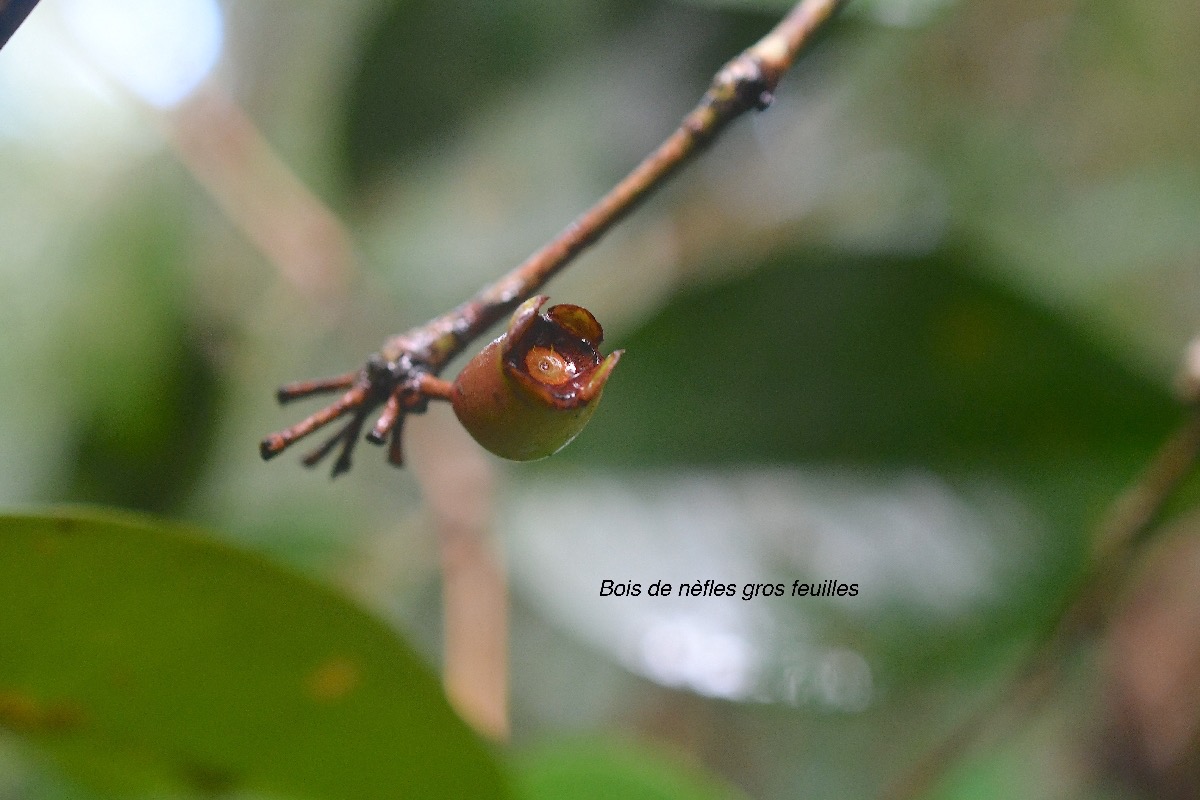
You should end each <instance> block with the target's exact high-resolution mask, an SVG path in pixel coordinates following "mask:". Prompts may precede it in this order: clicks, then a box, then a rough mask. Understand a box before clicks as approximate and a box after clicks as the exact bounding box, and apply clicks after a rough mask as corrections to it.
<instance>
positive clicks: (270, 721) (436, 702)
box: [0, 512, 507, 800]
mask: <svg viewBox="0 0 1200 800" xmlns="http://www.w3.org/2000/svg"><path fill="white" fill-rule="evenodd" d="M0 608H3V609H4V611H3V613H2V614H0V725H3V726H4V727H6V728H9V729H10V730H13V731H14V732H16V733H18V734H20V735H22V736H23V737H24V738H25V739H27V740H28V741H30V742H32V743H34V744H36V745H37V746H39V747H40V748H42V749H43V751H44V752H46V753H48V754H49V755H50V756H51V757H52V758H54V759H55V760H56V761H58V762H59V763H61V764H62V765H63V766H64V767H66V768H67V769H68V771H70V772H71V773H72V774H74V775H75V776H76V777H79V778H81V779H83V781H84V782H86V783H90V784H93V785H96V786H99V787H102V788H104V789H107V790H110V791H111V790H124V791H137V792H146V791H154V792H158V793H161V792H164V791H175V792H189V791H190V792H193V793H200V794H217V793H225V792H232V791H240V792H258V793H264V794H269V795H271V796H276V797H280V796H282V797H297V798H313V799H314V800H315V799H316V798H338V799H339V800H341V799H342V798H347V797H353V798H364V799H368V798H395V797H421V798H438V797H444V798H462V797H471V798H500V797H505V796H507V792H506V790H505V782H504V780H503V777H502V774H501V771H500V769H499V767H498V766H497V764H496V762H495V761H494V760H493V759H492V757H491V756H490V754H489V753H488V752H487V749H486V748H485V747H484V745H483V744H482V743H481V742H480V741H479V740H478V739H476V738H475V736H474V735H473V734H472V733H471V732H470V731H469V730H468V729H467V727H466V725H465V724H464V723H463V722H461V721H460V720H459V719H458V718H457V717H456V716H455V715H454V714H453V712H452V711H451V710H450V708H449V706H448V705H447V704H446V701H445V699H444V697H443V694H442V691H441V687H440V685H439V683H438V681H437V679H436V677H435V676H434V675H433V674H432V673H431V672H430V670H429V669H428V668H427V667H426V666H425V665H424V664H423V663H421V661H420V660H419V659H418V658H417V657H416V656H415V655H414V654H413V652H412V651H411V650H410V649H409V648H408V646H407V645H405V644H404V642H402V641H401V640H400V639H399V638H397V636H396V635H395V633H394V632H392V631H390V630H389V629H388V628H387V627H386V626H385V625H383V624H382V623H381V622H379V621H377V620H375V619H373V618H372V617H370V616H368V615H366V614H365V613H363V612H362V611H360V610H359V609H357V608H355V607H354V606H353V605H351V604H350V603H348V602H347V601H345V600H344V599H342V598H341V597H339V596H338V595H336V594H334V593H333V592H331V591H329V590H327V589H324V588H322V587H320V586H319V585H316V584H312V583H309V582H308V581H306V580H303V579H301V578H299V577H296V576H294V575H291V574H289V573H287V572H284V571H281V570H280V569H278V568H277V567H274V566H272V565H270V564H269V563H267V562H265V561H262V560H260V559H258V558H255V557H253V556H250V555H247V554H243V553H240V552H238V551H235V550H231V549H229V548H226V547H224V546H222V545H220V544H217V543H214V542H212V541H209V540H207V539H205V538H202V537H199V536H197V535H195V534H193V533H191V532H189V531H186V530H181V529H179V528H176V527H173V526H168V525H163V524H161V523H155V522H150V521H146V520H140V519H136V518H130V517H121V516H113V515H108V514H101V513H93V512H88V513H83V512H71V513H60V514H53V515H49V516H6V517H0Z"/></svg>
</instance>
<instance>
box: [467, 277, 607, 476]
mask: <svg viewBox="0 0 1200 800" xmlns="http://www.w3.org/2000/svg"><path fill="white" fill-rule="evenodd" d="M546 300H547V298H546V297H545V296H543V295H539V296H537V297H531V298H529V299H528V300H526V301H525V302H524V303H522V304H521V305H520V306H518V307H517V310H516V311H515V312H514V313H513V316H512V321H511V322H509V324H508V330H507V331H506V332H505V333H504V335H503V336H501V337H500V338H499V339H496V340H495V341H494V342H492V343H491V344H489V345H488V346H487V347H485V348H484V349H483V350H482V351H481V352H480V353H479V354H478V355H477V356H475V357H474V358H473V359H471V361H470V362H469V363H468V364H467V365H466V366H465V367H463V370H462V372H460V373H459V374H458V377H457V378H455V380H454V391H453V393H452V395H451V401H452V402H453V405H454V413H455V414H456V415H457V416H458V420H459V422H461V423H462V425H463V427H464V428H466V429H467V431H468V432H469V433H470V434H471V436H473V437H474V438H475V441H477V442H479V444H481V445H483V446H484V447H485V448H487V449H488V450H490V451H491V452H493V453H495V454H496V455H498V456H500V457H502V458H509V459H512V460H514V461H532V460H533V459H536V458H545V457H546V456H548V455H551V454H553V453H556V452H558V451H559V450H561V449H562V448H563V447H565V446H566V445H567V444H568V443H569V442H570V441H571V440H572V439H574V438H575V435H576V434H578V433H579V432H580V431H581V430H583V426H584V425H586V424H587V421H588V419H590V418H591V416H592V413H593V412H594V411H595V410H596V406H597V405H598V404H599V402H600V394H601V392H602V391H603V389H604V384H605V382H606V381H607V380H608V376H609V375H611V374H612V371H613V367H615V366H616V365H617V360H618V359H620V357H621V351H619V350H618V351H617V352H615V353H612V354H611V355H609V356H608V357H607V358H601V356H600V352H599V350H598V349H597V348H598V347H599V346H600V341H601V340H602V339H603V338H604V331H603V329H602V328H601V327H600V323H599V322H597V321H596V318H595V317H593V316H592V314H591V312H590V311H588V310H587V309H585V308H581V307H580V306H574V305H565V304H564V305H557V306H551V307H550V308H549V309H547V311H546V312H545V313H538V312H539V309H540V308H541V307H542V305H543V304H544V303H545V302H546Z"/></svg>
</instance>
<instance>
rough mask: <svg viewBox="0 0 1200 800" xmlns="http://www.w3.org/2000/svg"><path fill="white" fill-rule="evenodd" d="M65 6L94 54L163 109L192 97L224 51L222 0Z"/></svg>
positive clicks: (75, 1)
mask: <svg viewBox="0 0 1200 800" xmlns="http://www.w3.org/2000/svg"><path fill="white" fill-rule="evenodd" d="M61 7H62V16H63V19H64V21H65V23H66V26H67V28H68V29H69V30H70V32H71V34H72V35H73V36H74V37H75V38H76V40H77V41H78V42H79V45H80V46H81V47H82V48H83V49H84V50H85V51H87V53H88V55H89V56H91V58H92V59H93V60H94V61H95V62H96V63H97V64H98V65H99V66H100V67H102V68H103V69H104V70H106V71H107V72H108V73H109V74H110V75H111V76H112V77H113V78H115V79H116V80H118V81H120V83H121V84H122V85H124V86H125V87H126V88H128V89H129V90H130V91H132V92H134V93H135V94H137V95H138V96H139V97H141V98H142V99H144V100H145V101H146V102H148V103H150V104H151V105H154V106H158V107H159V108H168V107H170V106H173V105H176V104H177V103H179V102H180V101H181V100H183V99H184V98H185V97H187V96H188V94H190V93H191V92H192V90H194V89H195V88H196V87H197V86H198V85H199V84H200V82H201V81H203V80H204V78H205V77H207V75H208V73H209V72H210V71H212V68H213V66H214V65H215V64H216V63H217V59H218V58H219V57H220V55H221V40H222V30H221V9H220V6H218V5H217V2H216V0H63V2H62V6H61Z"/></svg>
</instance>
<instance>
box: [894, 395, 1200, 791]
mask: <svg viewBox="0 0 1200 800" xmlns="http://www.w3.org/2000/svg"><path fill="white" fill-rule="evenodd" d="M1198 460H1200V405H1197V404H1196V403H1194V402H1193V403H1191V404H1190V405H1189V406H1188V409H1187V416H1186V418H1185V419H1184V420H1183V421H1182V422H1181V423H1180V424H1179V426H1178V427H1177V428H1176V429H1175V430H1174V431H1173V432H1172V433H1171V434H1170V435H1169V436H1168V437H1167V439H1166V441H1165V442H1164V443H1163V444H1162V446H1161V447H1160V448H1159V449H1158V451H1157V452H1156V453H1155V454H1154V455H1153V456H1152V457H1151V459H1150V461H1149V463H1148V464H1147V465H1146V467H1145V468H1144V469H1143V470H1142V473H1141V475H1139V476H1138V478H1137V479H1135V480H1134V481H1133V483H1131V484H1130V485H1129V487H1128V488H1127V489H1125V491H1123V492H1122V493H1121V494H1120V495H1119V496H1118V497H1117V498H1116V499H1115V500H1114V501H1113V502H1112V504H1111V505H1110V506H1109V509H1108V511H1107V513H1106V514H1105V515H1104V518H1103V520H1102V521H1101V523H1100V525H1099V526H1098V527H1097V530H1096V533H1095V536H1094V537H1093V540H1094V543H1095V545H1094V547H1093V550H1092V559H1091V563H1090V566H1089V567H1088V569H1087V571H1086V573H1085V574H1084V576H1083V578H1082V580H1081V581H1080V582H1079V584H1078V586H1077V587H1076V589H1075V591H1073V592H1072V593H1071V594H1070V597H1069V598H1068V600H1067V602H1066V603H1065V605H1064V607H1063V611H1062V613H1061V614H1060V615H1059V616H1058V618H1057V621H1056V623H1055V625H1054V626H1053V627H1052V628H1051V629H1050V630H1049V631H1048V632H1047V634H1046V635H1045V637H1044V638H1043V639H1042V640H1041V641H1040V642H1039V643H1038V644H1037V645H1036V646H1035V647H1034V649H1033V650H1032V651H1031V653H1030V654H1029V655H1028V656H1027V657H1026V659H1025V661H1024V663H1023V664H1022V665H1021V667H1020V668H1019V669H1018V670H1017V672H1016V673H1015V674H1014V675H1013V676H1012V677H1011V678H1009V680H1008V681H1006V682H1005V684H1004V686H1003V687H1002V688H1001V689H1000V690H998V691H996V692H995V694H993V695H992V696H991V697H990V698H989V699H988V700H987V701H985V703H984V704H983V705H981V706H980V707H979V708H977V709H975V710H974V711H973V712H971V713H970V714H969V715H968V716H967V717H966V718H965V719H963V720H962V721H961V722H960V723H959V724H958V725H957V726H955V727H954V728H953V730H952V731H951V732H950V733H949V734H948V735H947V736H945V737H944V738H943V739H942V740H941V741H940V743H939V744H938V745H936V746H935V747H934V748H932V749H931V750H930V751H929V752H927V753H926V754H925V756H923V757H922V758H921V759H920V760H918V761H917V762H916V764H914V765H913V766H912V767H911V768H910V769H909V770H908V772H907V773H906V774H905V775H904V776H903V777H902V779H901V780H900V781H898V782H897V783H895V784H894V785H892V786H890V787H888V789H887V790H886V791H885V792H884V793H883V794H882V795H881V797H882V798H884V799H885V800H915V798H918V797H922V796H924V795H925V794H927V793H928V792H929V790H930V789H931V788H932V786H933V784H934V782H935V781H936V780H937V779H938V778H939V777H941V776H942V775H944V774H945V773H946V770H947V769H948V768H949V767H950V765H952V764H953V763H954V762H956V761H958V760H959V759H960V758H962V757H963V756H964V755H965V754H966V753H967V752H969V751H970V749H971V748H973V747H974V746H976V745H977V744H978V742H979V740H980V738H981V737H982V735H983V733H984V732H985V731H987V730H989V729H990V728H994V727H996V726H997V725H998V723H999V722H1000V721H1001V719H1003V720H1004V721H1006V722H1009V723H1013V722H1016V721H1017V720H1019V719H1021V718H1023V717H1024V716H1025V715H1027V714H1028V713H1030V712H1031V711H1032V710H1034V709H1035V708H1037V706H1038V705H1039V703H1040V702H1041V701H1042V700H1044V699H1045V698H1046V697H1047V696H1048V695H1049V694H1050V692H1051V691H1052V690H1053V689H1054V688H1055V687H1056V686H1057V684H1058V681H1059V680H1060V678H1061V677H1062V674H1061V668H1062V664H1063V661H1064V658H1065V657H1066V656H1067V655H1068V654H1069V653H1070V652H1071V651H1072V650H1073V649H1074V648H1076V647H1077V646H1078V645H1079V643H1080V642H1084V641H1087V640H1089V639H1090V638H1091V637H1092V636H1094V635H1095V634H1096V633H1097V632H1098V631H1099V630H1100V629H1101V628H1102V627H1103V625H1104V623H1105V622H1106V621H1107V618H1108V616H1109V613H1110V611H1111V608H1112V604H1113V602H1114V601H1115V599H1116V598H1117V597H1119V596H1120V591H1119V587H1120V586H1121V585H1123V584H1124V582H1125V581H1126V580H1127V579H1128V577H1129V574H1130V573H1131V571H1132V568H1133V567H1134V565H1135V564H1136V562H1137V556H1138V555H1139V554H1140V553H1141V551H1142V550H1143V549H1144V547H1145V545H1146V543H1147V542H1148V541H1149V540H1150V538H1151V534H1152V533H1153V531H1154V530H1155V526H1156V524H1157V523H1158V521H1159V520H1160V518H1161V516H1162V513H1163V509H1164V507H1165V506H1166V504H1167V502H1168V501H1169V500H1170V499H1171V497H1172V496H1173V495H1174V493H1175V491H1176V490H1177V489H1178V488H1179V486H1180V485H1181V484H1182V483H1183V481H1184V480H1186V479H1187V478H1188V476H1189V475H1191V474H1192V472H1193V470H1194V469H1195V467H1196V463H1197V461H1198Z"/></svg>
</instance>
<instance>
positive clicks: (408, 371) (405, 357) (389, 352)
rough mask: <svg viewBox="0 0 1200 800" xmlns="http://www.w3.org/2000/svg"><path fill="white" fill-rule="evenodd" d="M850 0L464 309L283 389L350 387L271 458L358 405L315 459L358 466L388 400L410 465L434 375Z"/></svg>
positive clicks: (277, 438)
mask: <svg viewBox="0 0 1200 800" xmlns="http://www.w3.org/2000/svg"><path fill="white" fill-rule="evenodd" d="M846 1H847V0H802V2H800V3H798V4H797V5H796V6H795V8H793V9H792V10H791V11H790V12H789V13H788V14H787V16H785V17H784V18H783V19H782V20H781V21H780V22H779V23H778V24H777V25H776V26H775V27H774V28H773V29H771V31H770V32H769V33H767V35H766V36H764V37H763V38H762V39H760V40H759V41H758V42H757V43H755V44H754V45H752V46H751V47H749V48H748V49H747V50H745V51H744V52H742V53H741V54H740V55H738V56H737V57H736V58H734V59H733V60H732V61H730V62H729V63H727V64H726V65H725V66H724V67H722V68H721V70H720V71H718V72H717V74H716V76H715V77H714V78H713V80H712V83H711V85H710V86H709V89H708V91H707V92H706V93H705V94H704V97H703V98H701V100H700V102H699V104H698V105H697V106H696V107H695V108H694V109H693V110H692V111H691V112H690V113H689V114H688V115H687V116H686V117H685V118H684V119H683V122H682V123H681V124H680V125H679V127H678V128H677V129H676V130H675V132H674V133H672V134H671V135H670V136H669V137H667V139H666V141H664V142H663V143H662V144H661V145H659V147H658V148H657V149H656V150H655V151H654V152H652V153H651V154H650V155H649V156H647V157H646V158H645V159H644V160H643V161H642V162H641V163H640V164H638V165H637V166H636V167H635V168H634V169H633V171H632V172H630V173H629V175H628V176H626V177H625V178H624V179H623V180H622V181H621V182H620V183H618V184H617V185H616V186H614V187H613V188H612V189H611V190H610V191H609V192H608V193H607V194H606V195H604V197H602V198H601V199H600V200H599V201H598V202H597V203H596V204H595V205H594V206H592V208H590V209H589V210H587V211H586V212H584V213H583V214H582V215H580V216H579V217H578V218H576V219H575V221H574V222H572V223H571V224H570V225H568V226H567V227H566V228H565V229H564V230H563V231H562V232H561V233H560V234H559V235H558V236H556V237H555V238H554V239H552V240H551V241H550V242H548V243H547V244H546V245H545V246H543V247H542V248H541V249H539V250H538V251H536V252H535V253H534V254H533V255H531V256H530V257H529V258H527V259H526V260H525V261H524V262H523V263H521V264H520V265H518V266H517V267H516V268H515V269H513V270H512V271H511V272H509V273H508V274H507V275H505V276H504V277H502V278H500V279H499V280H498V281H496V282H495V283H493V284H491V285H490V286H487V287H485V288H484V289H483V290H482V291H480V292H479V293H478V294H476V295H475V296H474V297H473V298H471V299H470V300H468V301H467V302H465V303H463V304H462V305H460V306H458V307H457V308H455V309H453V310H451V311H448V312H447V313H445V314H443V315H441V316H439V317H436V318H434V319H432V320H430V321H429V322H427V323H425V324H424V325H421V326H419V327H416V328H413V329H411V330H409V331H406V332H404V333H401V334H398V335H396V336H393V337H391V338H390V339H388V340H387V341H386V342H385V343H384V345H383V347H382V348H381V349H380V350H379V352H378V353H376V354H374V355H372V356H371V357H370V358H369V359H368V361H367V364H366V365H365V366H364V367H362V369H360V370H359V371H358V373H356V374H354V376H353V377H352V378H351V379H350V381H349V382H347V381H346V378H345V376H343V377H342V378H337V379H332V380H329V381H312V382H306V383H303V384H292V385H290V386H287V387H285V388H284V389H283V390H281V392H280V397H281V398H284V399H287V400H292V399H296V398H298V397H305V396H309V395H313V394H318V393H323V392H330V391H339V390H340V391H344V394H343V395H342V396H341V398H340V399H338V400H337V401H336V402H334V403H333V404H332V405H330V406H328V407H327V408H325V409H323V410H321V411H318V412H316V413H315V414H313V415H311V416H309V417H308V418H306V419H305V420H302V421H301V422H299V423H297V424H296V425H293V426H292V427H290V428H287V429H285V430H283V431H280V432H278V433H274V434H271V435H270V436H268V437H266V438H265V439H263V441H262V443H261V445H260V452H261V454H262V457H263V458H264V459H270V458H273V457H275V456H277V455H279V453H281V452H283V451H284V450H285V449H287V448H288V447H289V446H291V445H292V444H294V443H295V442H296V441H298V440H299V439H301V438H303V437H305V436H307V435H308V434H310V433H312V432H314V431H316V430H317V429H319V428H321V427H323V426H324V425H326V424H328V423H330V422H332V421H333V420H335V419H337V418H339V417H341V416H343V415H346V414H349V415H351V419H350V421H349V422H348V423H347V424H346V426H345V427H344V428H343V429H342V430H341V431H339V432H338V433H337V434H335V435H334V436H333V437H332V438H330V439H329V440H328V441H326V442H325V444H323V445H322V446H321V447H319V448H317V450H315V451H314V452H313V453H312V454H310V456H309V457H308V458H306V459H305V463H306V464H308V465H310V466H311V465H313V464H315V463H317V462H318V461H320V460H321V458H323V457H324V456H325V455H327V454H328V453H329V452H331V451H332V450H334V449H335V448H337V447H339V446H340V447H341V454H340V455H339V457H338V459H337V460H336V461H335V462H334V467H333V474H334V475H335V476H336V475H338V474H340V473H341V472H344V471H345V470H346V469H348V468H349V465H350V455H351V453H352V451H353V449H354V446H355V445H356V444H357V442H358V434H359V432H360V431H361V430H362V428H363V426H364V422H365V419H366V417H367V416H368V415H369V414H371V413H372V412H373V411H374V410H375V409H376V408H378V407H380V406H381V405H382V406H385V411H384V414H383V417H382V418H381V420H380V421H379V422H378V423H377V424H376V425H374V426H373V427H372V428H371V432H370V434H369V435H368V436H367V439H368V441H371V442H373V443H376V444H379V443H383V442H390V444H391V447H390V448H389V456H388V460H389V461H391V462H392V463H393V464H395V465H397V466H400V465H401V464H402V462H403V455H402V452H401V447H400V430H401V426H402V425H403V422H404V418H405V416H406V415H407V414H410V413H421V412H423V411H424V410H425V408H426V406H427V404H428V401H429V400H430V399H444V397H443V396H442V395H441V394H438V393H431V392H429V391H427V389H428V387H430V386H435V385H437V384H435V383H432V382H430V381H429V378H431V377H435V376H437V375H438V374H439V373H440V372H441V370H442V369H444V368H445V366H446V364H447V363H448V362H449V361H450V359H452V358H453V357H454V356H456V355H457V354H458V353H460V352H462V350H463V349H464V348H465V347H466V346H467V345H469V344H470V343H471V342H472V341H474V340H475V339H477V338H479V336H481V335H482V334H483V332H484V331H486V330H487V329H488V328H490V327H491V326H492V325H493V324H495V323H496V322H498V321H499V320H501V319H502V318H504V317H505V316H506V315H507V314H509V313H511V312H512V311H513V309H515V308H516V307H517V306H518V305H519V304H520V303H521V302H522V301H524V300H526V299H528V298H529V297H531V296H532V295H533V294H534V293H535V292H537V290H538V289H539V288H541V286H542V285H543V284H545V283H546V281H548V280H550V278H552V277H553V276H554V275H556V274H557V273H558V272H560V271H561V270H562V269H563V268H564V267H566V266H567V265H568V264H569V263H570V262H571V261H572V260H573V259H574V258H575V257H576V256H577V255H579V253H580V252H582V251H583V250H584V249H585V248H587V247H588V246H589V245H591V244H592V243H594V242H595V241H596V240H597V239H599V238H600V237H601V236H603V235H604V234H605V233H606V232H607V231H608V230H610V229H611V228H612V227H613V226H614V225H615V224H616V223H617V222H619V221H620V220H621V219H622V218H623V217H625V216H626V215H627V214H629V213H630V212H631V211H632V210H633V209H635V208H636V207H637V206H638V204H639V203H640V202H641V201H642V200H644V199H645V198H646V197H647V196H648V195H649V194H650V193H651V192H653V191H654V190H655V189H656V188H658V187H659V186H661V185H663V183H665V182H666V180H667V179H668V178H670V177H671V175H673V174H675V173H676V172H677V171H678V170H679V169H680V168H681V167H682V166H683V165H684V164H686V163H687V162H689V161H690V160H691V159H692V158H694V157H695V156H696V155H697V154H698V153H699V152H701V151H702V150H703V149H704V148H705V146H706V145H708V144H709V143H711V142H712V141H713V139H715V138H716V137H717V136H718V135H719V134H720V133H721V131H723V130H724V129H725V128H726V127H727V126H728V125H729V124H730V123H731V122H733V121H734V120H735V119H737V118H738V117H740V116H742V115H743V114H745V113H746V112H747V111H750V110H751V109H758V110H762V109H765V108H766V107H767V106H768V105H770V103H771V101H772V99H773V97H774V92H775V89H776V86H777V85H778V84H779V81H780V79H781V78H782V77H783V75H784V73H786V72H787V70H788V69H789V68H791V66H792V65H793V64H794V63H795V61H796V58H797V57H798V56H799V54H800V52H801V51H802V50H803V49H804V47H805V46H807V45H808V44H809V43H810V42H811V41H812V39H813V37H814V35H815V34H816V33H817V31H819V30H820V29H821V28H822V26H823V25H824V24H825V23H826V22H827V21H828V20H829V19H830V18H831V17H833V16H834V14H836V13H837V11H838V10H840V9H841V7H842V6H844V5H845V3H846Z"/></svg>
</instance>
